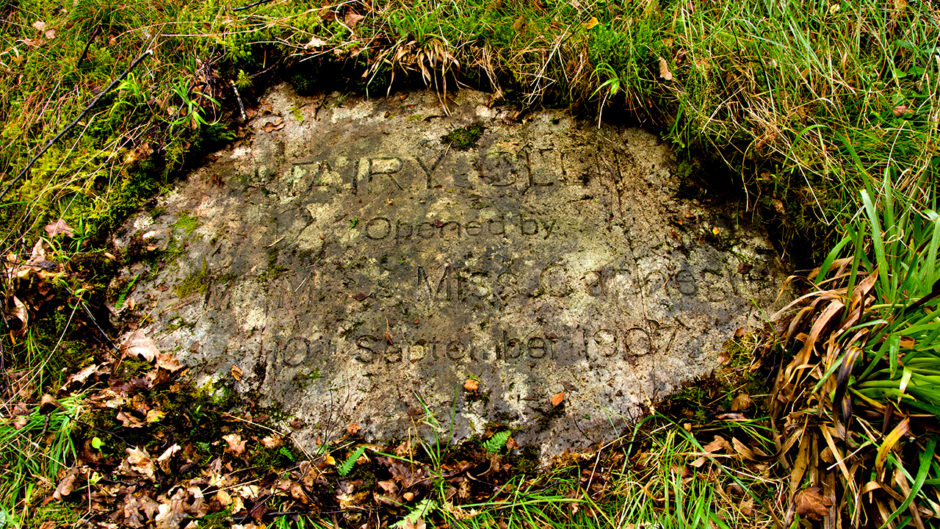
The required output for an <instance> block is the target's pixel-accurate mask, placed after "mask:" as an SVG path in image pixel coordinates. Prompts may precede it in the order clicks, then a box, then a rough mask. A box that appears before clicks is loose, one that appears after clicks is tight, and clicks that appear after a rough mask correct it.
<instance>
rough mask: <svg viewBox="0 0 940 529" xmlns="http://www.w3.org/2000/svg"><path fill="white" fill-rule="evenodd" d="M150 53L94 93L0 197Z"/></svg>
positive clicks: (150, 51)
mask: <svg viewBox="0 0 940 529" xmlns="http://www.w3.org/2000/svg"><path fill="white" fill-rule="evenodd" d="M150 55H153V50H151V49H148V50H147V51H145V52H143V53H141V54H140V55H139V56H138V57H137V58H136V59H134V61H133V62H131V65H130V66H128V67H127V69H126V70H124V73H122V74H121V75H119V76H117V77H115V78H114V80H113V81H111V84H109V85H108V86H107V88H105V89H104V90H102V91H101V92H99V93H98V95H96V96H95V97H94V99H92V100H91V101H90V102H89V103H88V105H86V106H85V109H84V110H82V112H81V113H80V114H79V115H78V116H76V117H75V119H73V120H72V121H71V123H69V124H68V125H66V126H65V128H64V129H62V130H61V131H59V133H58V134H56V135H55V137H54V138H52V139H51V140H49V141H48V142H47V143H46V145H45V146H44V147H43V148H42V150H40V151H39V152H38V153H37V154H36V155H35V156H33V157H32V159H30V160H29V163H27V164H26V167H24V168H23V170H22V171H20V172H19V174H17V175H16V178H14V179H13V181H11V182H10V183H9V184H7V186H6V187H5V188H4V189H3V192H0V199H3V197H5V196H6V195H7V192H8V191H10V188H11V187H13V184H15V183H16V182H18V181H19V179H20V178H23V176H25V175H26V173H27V172H28V171H29V169H30V168H31V167H32V166H33V164H34V163H36V160H38V159H39V158H40V157H41V156H42V155H43V154H46V151H48V150H49V147H52V145H53V144H55V142H57V141H59V139H60V138H61V137H62V136H64V135H65V133H66V132H68V131H70V130H71V129H72V127H74V126H75V125H77V124H78V122H79V121H81V120H82V118H83V117H85V114H87V113H88V112H89V111H90V110H91V109H92V108H94V107H95V105H97V104H98V102H99V101H101V99H102V98H104V96H106V95H108V93H109V92H111V91H112V90H114V89H115V88H116V87H117V85H118V83H120V82H121V81H123V80H124V78H125V77H127V74H129V73H131V70H133V69H134V68H136V67H137V65H138V64H140V63H141V61H143V60H144V59H146V58H147V57H148V56H150Z"/></svg>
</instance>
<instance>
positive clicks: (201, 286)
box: [173, 259, 209, 298]
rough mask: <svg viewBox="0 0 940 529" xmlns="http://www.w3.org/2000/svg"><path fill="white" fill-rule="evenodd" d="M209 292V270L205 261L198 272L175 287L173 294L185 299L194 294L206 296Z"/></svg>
mask: <svg viewBox="0 0 940 529" xmlns="http://www.w3.org/2000/svg"><path fill="white" fill-rule="evenodd" d="M208 291H209V269H208V266H207V265H206V261H205V259H203V261H202V268H201V269H199V271H198V272H193V273H192V274H190V275H189V276H187V277H185V278H184V279H183V280H182V281H180V282H179V283H177V284H176V286H174V287H173V293H175V294H176V295H177V296H178V297H181V298H185V297H188V296H192V295H194V294H201V295H205V294H206V292H208Z"/></svg>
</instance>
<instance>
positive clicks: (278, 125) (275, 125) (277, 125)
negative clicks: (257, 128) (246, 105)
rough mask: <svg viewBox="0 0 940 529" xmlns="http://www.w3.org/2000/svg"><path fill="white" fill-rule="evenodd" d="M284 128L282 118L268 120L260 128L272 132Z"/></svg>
mask: <svg viewBox="0 0 940 529" xmlns="http://www.w3.org/2000/svg"><path fill="white" fill-rule="evenodd" d="M283 128H284V118H277V120H276V121H269V122H267V123H265V124H264V125H263V126H262V127H261V130H263V131H265V132H274V131H276V130H281V129H283Z"/></svg>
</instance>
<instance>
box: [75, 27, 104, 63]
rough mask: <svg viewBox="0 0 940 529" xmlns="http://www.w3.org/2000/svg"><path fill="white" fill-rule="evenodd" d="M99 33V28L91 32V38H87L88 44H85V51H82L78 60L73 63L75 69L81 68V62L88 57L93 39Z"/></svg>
mask: <svg viewBox="0 0 940 529" xmlns="http://www.w3.org/2000/svg"><path fill="white" fill-rule="evenodd" d="M99 31H101V26H95V29H94V31H92V32H91V36H90V37H88V42H86V43H85V49H84V50H82V55H81V57H79V58H78V62H76V63H75V67H76V68H78V67H79V66H81V64H82V61H84V60H85V57H86V56H87V55H88V48H89V47H91V43H92V42H94V41H95V37H97V36H98V32H99Z"/></svg>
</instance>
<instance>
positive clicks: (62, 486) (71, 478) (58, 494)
mask: <svg viewBox="0 0 940 529" xmlns="http://www.w3.org/2000/svg"><path fill="white" fill-rule="evenodd" d="M77 478H78V472H76V471H74V470H72V471H70V472H69V473H68V474H67V475H66V476H65V478H63V479H62V481H60V482H59V484H58V485H57V486H56V488H55V492H53V493H52V497H53V498H54V499H56V500H58V501H62V500H63V499H64V498H65V497H66V496H68V495H69V494H71V493H72V491H73V490H75V480H76V479H77Z"/></svg>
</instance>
